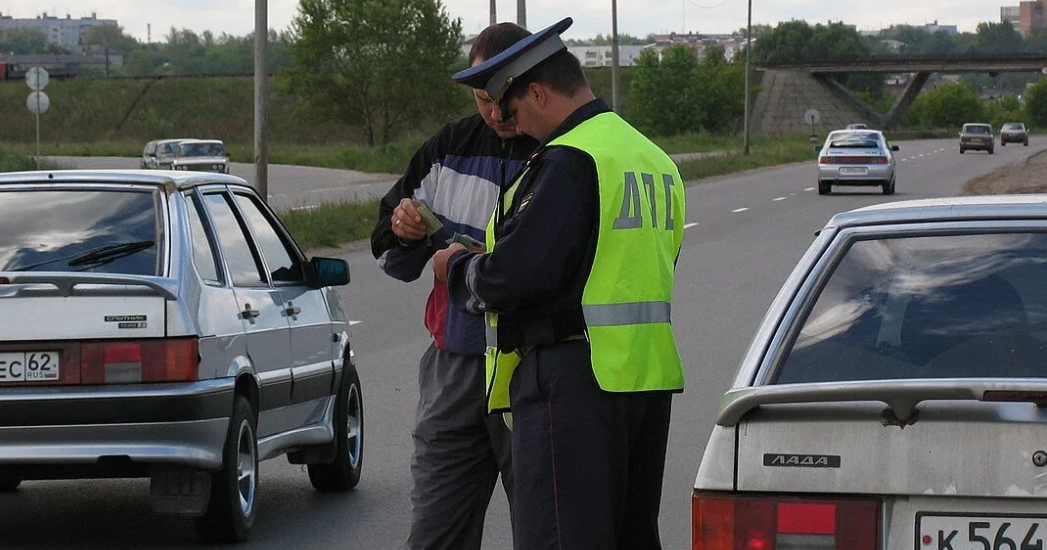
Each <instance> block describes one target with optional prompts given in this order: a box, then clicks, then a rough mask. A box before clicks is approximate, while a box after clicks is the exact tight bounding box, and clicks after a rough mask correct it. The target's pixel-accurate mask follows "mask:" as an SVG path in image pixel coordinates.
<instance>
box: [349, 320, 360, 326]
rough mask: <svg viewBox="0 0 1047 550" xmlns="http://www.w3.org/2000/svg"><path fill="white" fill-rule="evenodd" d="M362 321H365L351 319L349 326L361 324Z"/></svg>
mask: <svg viewBox="0 0 1047 550" xmlns="http://www.w3.org/2000/svg"><path fill="white" fill-rule="evenodd" d="M362 322H363V321H349V326H353V325H359V324H360V323H362Z"/></svg>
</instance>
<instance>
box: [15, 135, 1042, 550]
mask: <svg viewBox="0 0 1047 550" xmlns="http://www.w3.org/2000/svg"><path fill="white" fill-rule="evenodd" d="M900 145H901V151H899V152H898V153H897V154H898V156H899V158H900V159H902V160H900V162H899V168H898V187H897V189H898V192H897V194H896V195H895V196H893V197H885V196H883V195H881V194H879V192H878V190H877V191H875V192H874V191H873V188H868V189H863V188H853V189H841V190H838V191H836V192H834V194H833V195H830V196H819V195H818V194H817V191H816V188H815V180H814V177H815V176H814V166H813V164H808V163H805V164H802V165H789V166H785V167H781V168H776V169H768V170H759V171H754V172H751V173H745V174H740V175H736V176H731V177H724V178H719V179H716V180H714V181H708V180H707V181H704V182H701V183H698V184H695V185H692V186H690V187H689V189H688V217H687V225H688V229H687V237H686V239H685V241H684V250H683V253H682V255H681V258H680V262H679V268H678V277H677V285H676V299H675V302H674V305H673V313H674V320H675V323H674V327H675V330H676V334H677V336H678V342H679V345H680V347H681V351H682V354H683V356H684V358H685V361H686V363H687V367H688V372H687V389H686V391H685V392H684V393H683V394H681V395H679V396H677V397H676V399H675V401H674V410H673V423H672V427H671V432H670V442H669V453H668V460H667V463H666V473H665V482H664V498H663V507H662V536H663V541H664V546H665V548H666V549H674V550H676V549H678V550H684V549H686V548H689V545H690V491H691V487H692V486H693V482H694V476H695V474H696V472H697V467H698V461H699V459H700V457H701V452H702V449H703V448H704V446H705V443H706V440H707V438H708V434H709V432H710V430H711V427H712V425H713V416H714V414H715V411H716V406H717V405H716V404H717V400H718V398H719V396H720V394H721V393H722V392H723V391H724V390H725V389H726V388H727V387H728V385H729V384H730V381H731V379H732V378H733V375H734V371H735V368H736V366H737V363H738V361H739V360H740V359H741V357H742V355H743V353H744V351H745V348H746V346H747V344H748V342H749V339H750V337H751V335H752V333H753V331H754V330H755V328H756V326H757V324H758V323H759V322H760V319H761V317H762V315H763V313H764V311H765V309H766V307H767V306H768V305H769V304H770V302H771V300H772V298H773V297H774V295H775V293H776V292H777V290H778V287H779V285H781V283H782V282H783V281H784V280H785V278H786V277H787V276H788V274H789V272H790V270H791V269H792V267H793V265H794V264H795V262H796V261H797V260H798V259H799V257H800V256H801V255H802V253H803V252H804V250H806V247H807V245H808V244H809V243H810V242H811V239H812V237H813V233H814V231H815V230H817V229H818V228H819V227H821V226H822V225H823V224H824V223H825V222H826V221H827V220H828V219H829V217H831V216H832V215H833V214H834V213H836V212H839V211H843V210H849V209H853V208H858V207H861V206H866V205H870V204H876V203H881V202H885V201H893V200H903V199H912V198H925V197H935V196H947V195H955V194H957V193H958V192H959V191H960V189H961V187H962V186H963V184H964V183H965V182H966V181H967V180H968V179H970V178H972V177H975V176H978V175H981V174H985V173H988V172H991V171H993V170H994V169H996V168H998V167H1000V166H1002V165H1004V164H1007V163H1010V162H1014V161H1018V160H1020V159H1022V158H1023V157H1027V156H1029V155H1031V154H1033V153H1035V152H1038V151H1040V150H1043V149H1045V148H1047V142H1040V141H1038V140H1037V141H1034V142H1033V143H1032V144H1031V146H1030V147H1020V146H1018V147H1012V146H1008V147H1000V148H997V149H996V154H995V155H991V156H990V155H987V154H984V153H968V154H965V155H962V156H961V155H959V154H958V152H957V150H956V144H955V141H954V140H936V141H920V142H901V143H900ZM292 199H293V197H292ZM345 258H346V259H347V260H348V262H349V264H350V269H351V272H352V275H353V282H352V283H351V284H350V285H349V286H348V287H346V288H345V289H343V290H342V291H341V292H340V294H341V296H342V301H343V306H344V307H345V308H346V311H348V312H349V315H350V317H351V318H352V319H354V320H357V321H360V322H359V323H358V324H355V325H354V326H353V327H352V337H353V341H354V346H355V349H356V357H357V362H358V365H359V368H360V377H361V380H362V385H363V390H364V404H365V411H366V412H365V418H366V431H365V434H366V436H365V441H366V443H365V457H364V462H365V466H364V477H363V480H362V481H361V484H360V486H359V487H358V489H357V490H356V491H354V492H352V493H349V494H345V495H320V494H317V493H315V492H314V491H313V490H312V489H311V488H310V486H309V482H308V480H307V477H306V475H305V473H304V472H303V471H302V470H301V468H300V467H295V466H292V465H289V464H287V462H286V461H285V460H283V459H276V460H272V461H269V462H265V463H263V464H262V467H261V489H260V508H259V512H258V519H257V523H256V526H255V531H254V537H253V539H252V540H251V541H250V542H248V543H247V544H245V545H243V546H241V548H248V549H251V550H254V549H274V550H276V549H281V550H282V549H285V548H295V549H317V550H318V549H327V548H339V549H362V550H363V549H366V550H370V549H377V550H384V549H395V548H400V547H401V546H402V544H403V541H404V540H405V539H406V535H407V529H408V526H409V515H410V502H409V499H408V494H409V490H410V474H409V465H410V455H411V440H410V430H411V425H412V418H413V414H414V406H415V402H416V399H417V391H416V389H415V387H416V367H417V361H418V358H419V357H420V356H421V354H422V352H423V351H424V350H425V348H426V346H427V345H428V335H427V334H426V332H425V329H424V327H423V326H422V322H421V311H422V307H423V304H424V301H425V297H426V294H427V285H428V281H429V279H428V277H427V276H426V277H423V281H422V282H417V283H414V284H409V285H406V284H403V283H399V282H396V281H393V280H391V279H389V278H388V277H385V276H384V275H382V274H381V273H380V272H379V270H378V268H377V266H376V265H375V264H374V261H373V259H372V258H371V257H370V254H369V253H368V252H367V251H366V250H360V251H359V252H352V253H349V254H347V255H345ZM148 488H149V486H148V482H147V481H145V480H131V481H125V480H117V481H71V482H27V483H25V484H24V485H23V488H22V489H21V490H20V491H19V492H17V493H16V494H13V495H0V547H2V548H85V549H102V548H195V547H197V546H199V543H198V542H196V539H195V536H194V534H193V530H192V525H191V522H190V521H189V520H186V519H180V518H172V517H156V516H152V515H150V513H149V507H148V500H147V497H148ZM511 540H512V539H511V536H510V529H509V521H508V512H507V507H506V505H505V499H504V496H502V495H501V493H500V492H499V494H497V495H496V496H495V499H494V503H493V505H492V508H491V511H490V513H489V514H488V521H487V530H486V533H485V543H484V548H485V549H488V550H502V549H509V548H511Z"/></svg>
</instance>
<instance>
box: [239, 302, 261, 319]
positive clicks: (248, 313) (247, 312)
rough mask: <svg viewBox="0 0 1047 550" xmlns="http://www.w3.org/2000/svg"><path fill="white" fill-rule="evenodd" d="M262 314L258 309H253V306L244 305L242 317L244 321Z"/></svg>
mask: <svg viewBox="0 0 1047 550" xmlns="http://www.w3.org/2000/svg"><path fill="white" fill-rule="evenodd" d="M261 314H262V312H261V311H258V310H257V309H251V304H244V310H243V311H242V312H240V315H242V316H243V318H244V319H250V318H252V317H258V316H259V315H261Z"/></svg>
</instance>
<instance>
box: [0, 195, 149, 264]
mask: <svg viewBox="0 0 1047 550" xmlns="http://www.w3.org/2000/svg"><path fill="white" fill-rule="evenodd" d="M160 204H161V202H160V193H159V192H158V191H116V190H43V189H40V190H18V191H0V272H3V271H89V272H95V273H121V274H131V275H160V274H161V273H160V270H161V261H160V260H161V257H160V252H159V250H160V246H159V244H158V243H161V242H162V240H163V239H162V236H163V224H162V222H161V220H162V217H161V215H160V214H159V212H161V208H160V206H159V205H160Z"/></svg>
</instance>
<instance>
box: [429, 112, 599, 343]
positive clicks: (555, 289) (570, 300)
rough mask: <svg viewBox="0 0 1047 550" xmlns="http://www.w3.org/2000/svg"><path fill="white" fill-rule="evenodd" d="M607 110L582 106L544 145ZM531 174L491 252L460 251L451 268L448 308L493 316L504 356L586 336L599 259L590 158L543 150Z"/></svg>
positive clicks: (563, 149) (594, 183)
mask: <svg viewBox="0 0 1047 550" xmlns="http://www.w3.org/2000/svg"><path fill="white" fill-rule="evenodd" d="M608 111H610V108H609V107H608V106H607V103H606V102H605V101H604V100H602V99H597V100H594V101H592V102H590V103H588V104H586V105H584V106H583V107H581V108H579V109H578V110H577V111H575V112H574V113H572V114H571V115H570V116H569V117H568V118H567V119H566V120H564V122H563V123H562V124H560V126H559V127H557V128H556V130H554V131H553V133H552V134H551V135H549V137H548V138H547V140H546V143H547V142H548V141H551V140H553V139H555V138H557V137H559V136H561V135H563V134H564V133H566V132H567V131H569V130H571V129H573V128H574V127H575V126H578V125H579V124H580V123H582V122H583V121H586V120H588V119H590V118H592V117H594V116H596V115H597V114H600V113H605V112H608ZM528 167H529V169H528V170H527V172H526V174H524V176H523V179H522V181H521V182H520V185H519V187H518V189H517V190H516V193H515V194H514V196H513V199H512V203H511V206H510V210H509V212H508V214H506V215H505V216H504V217H502V218H501V219H500V220H499V223H498V225H497V229H496V232H497V245H496V246H495V248H494V251H493V252H492V253H490V254H476V253H471V252H466V251H461V252H458V253H456V254H455V255H454V256H453V257H452V259H451V262H450V263H449V265H450V268H449V272H448V278H447V281H448V290H449V292H450V296H451V300H452V302H453V303H454V304H455V305H456V306H458V307H460V308H462V309H464V310H466V311H469V312H481V311H492V312H496V313H498V314H499V318H498V345H499V348H501V349H503V350H510V349H515V348H518V347H522V346H524V345H533V344H545V343H551V342H555V341H560V340H563V339H564V338H565V337H567V336H573V335H577V334H580V333H581V332H582V331H583V330H585V321H584V319H583V317H582V291H583V290H584V289H585V283H586V281H587V280H588V278H589V272H590V271H591V269H592V265H593V258H594V255H595V253H596V236H597V231H598V224H597V217H598V211H599V187H598V180H597V171H596V164H595V163H594V162H593V160H592V158H591V157H589V155H587V154H586V153H583V152H581V151H578V150H576V149H572V148H568V147H552V148H548V149H546V148H545V147H544V144H543V145H542V146H540V147H539V148H538V150H537V151H536V152H535V154H534V156H533V157H532V158H531V159H530V160H529V161H528Z"/></svg>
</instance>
